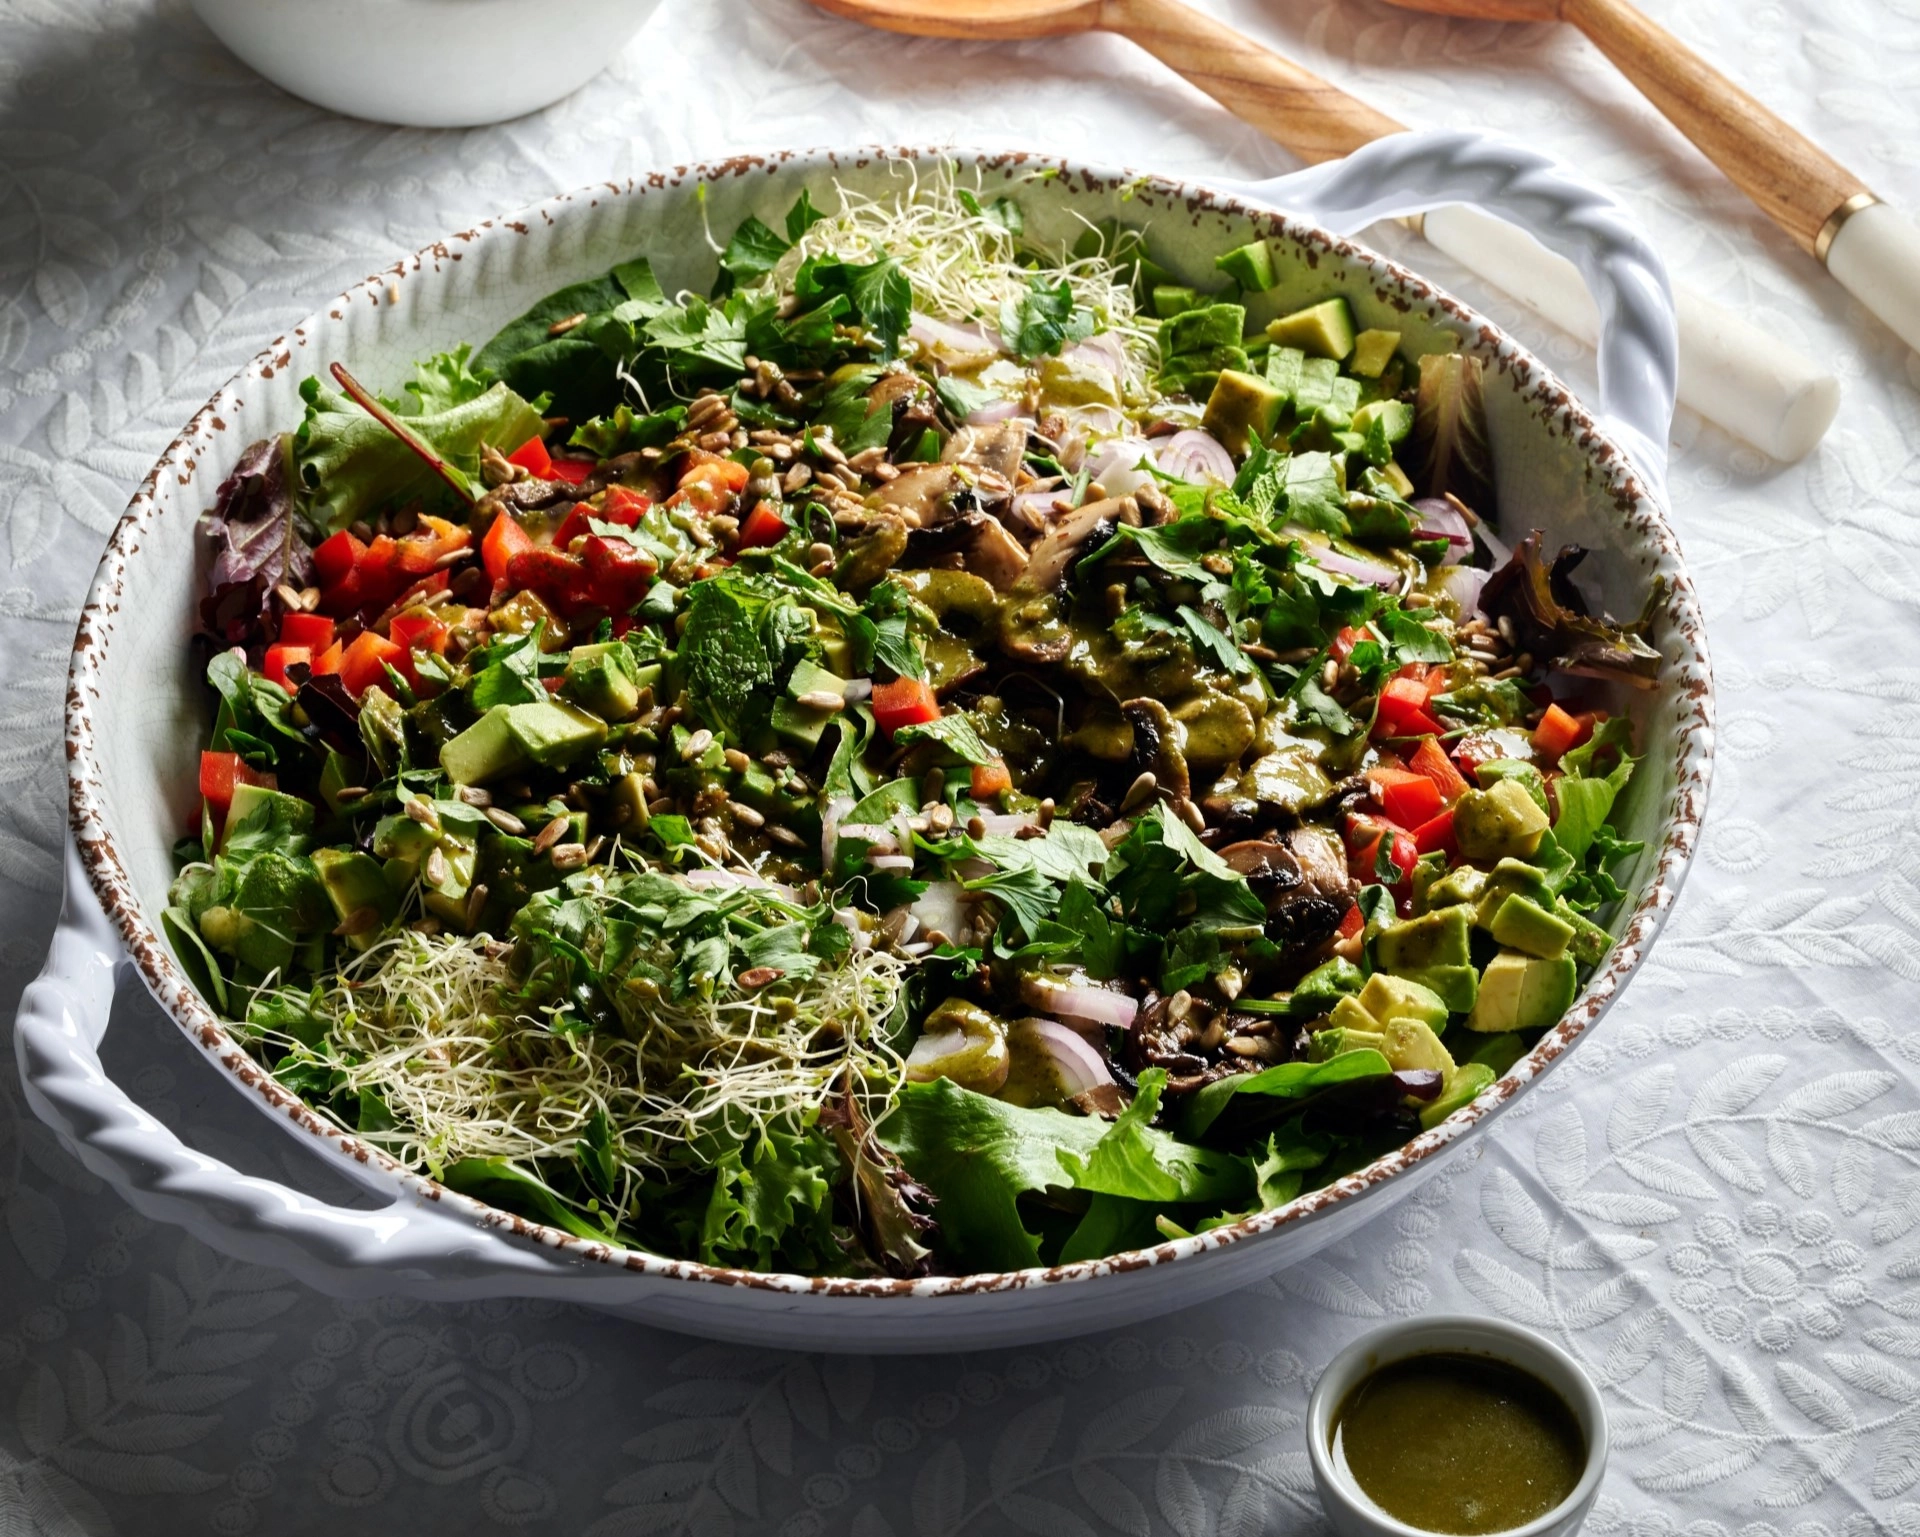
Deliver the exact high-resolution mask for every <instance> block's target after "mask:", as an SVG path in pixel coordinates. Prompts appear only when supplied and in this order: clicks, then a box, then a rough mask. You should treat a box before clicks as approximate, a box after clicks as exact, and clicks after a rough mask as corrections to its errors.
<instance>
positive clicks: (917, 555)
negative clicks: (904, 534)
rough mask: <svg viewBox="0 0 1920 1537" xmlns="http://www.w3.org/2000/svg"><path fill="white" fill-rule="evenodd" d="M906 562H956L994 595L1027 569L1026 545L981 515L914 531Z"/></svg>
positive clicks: (1007, 587) (978, 513) (994, 521)
mask: <svg viewBox="0 0 1920 1537" xmlns="http://www.w3.org/2000/svg"><path fill="white" fill-rule="evenodd" d="M905 559H906V562H907V563H908V564H910V565H923V564H924V565H935V564H947V565H950V564H951V563H952V561H953V560H954V559H957V560H958V561H959V562H960V568H961V569H962V570H964V571H968V572H970V573H972V574H973V575H975V576H978V577H980V578H982V579H983V580H985V581H987V582H989V583H991V584H992V586H993V588H994V590H995V591H996V592H1006V591H1008V590H1009V589H1010V588H1011V587H1012V586H1013V585H1014V583H1015V582H1017V581H1018V580H1019V579H1020V574H1021V573H1022V572H1023V571H1025V570H1026V569H1027V552H1026V548H1025V546H1023V545H1022V544H1021V543H1020V541H1019V540H1018V539H1016V538H1014V537H1013V535H1012V534H1010V533H1008V532H1007V531H1006V529H1005V528H1003V527H1002V526H1001V524H1000V522H999V520H998V519H997V518H990V517H988V516H987V515H986V514H985V513H984V512H970V513H966V514H965V515H963V516H961V517H957V518H949V519H948V520H947V521H946V522H944V523H936V524H934V525H933V526H932V527H930V528H918V529H915V530H914V531H913V533H912V534H911V535H910V536H909V537H908V540H907V553H906V557H905Z"/></svg>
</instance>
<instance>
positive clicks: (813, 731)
mask: <svg viewBox="0 0 1920 1537" xmlns="http://www.w3.org/2000/svg"><path fill="white" fill-rule="evenodd" d="M834 714H835V712H834V711H832V710H821V709H817V708H815V707H814V706H813V705H807V704H800V703H798V702H797V701H795V700H792V699H776V700H774V702H773V713H772V715H771V716H770V717H769V718H770V719H771V721H772V723H773V729H774V730H775V731H777V732H778V733H779V734H780V735H781V736H783V737H786V738H788V739H789V740H790V741H794V742H798V743H799V744H800V745H801V746H803V747H808V748H812V747H817V746H819V744H820V737H821V735H822V734H823V733H824V732H825V731H826V729H827V722H828V721H830V720H832V719H833V717H834Z"/></svg>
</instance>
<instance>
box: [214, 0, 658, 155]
mask: <svg viewBox="0 0 1920 1537" xmlns="http://www.w3.org/2000/svg"><path fill="white" fill-rule="evenodd" d="M191 3H192V5H193V8H194V10H195V11H197V12H198V13H199V15H200V19H201V20H202V21H204V22H205V23H206V24H207V25H208V26H209V27H211V28H212V29H213V32H214V35H215V36H217V37H218V38H219V39H220V41H221V42H223V43H225V44H226V45H227V46H228V47H229V48H231V49H232V50H233V51H234V52H235V53H236V54H238V55H239V56H240V58H241V59H242V60H243V61H244V62H246V63H248V64H250V65H252V66H253V67H254V68H255V69H257V70H259V71H260V73H261V74H263V75H265V76H266V77H267V78H268V79H269V80H271V81H272V82H273V83H274V84H275V85H277V86H279V87H280V88H281V89H283V90H287V91H291V92H292V93H293V94H294V95H295V96H298V97H301V98H302V99H303V100H306V101H310V102H312V103H314V105H315V106H320V107H326V108H328V109H330V110H331V111H334V112H344V113H346V114H347V115H348V116H349V117H364V118H369V119H371V120H372V121H374V122H376V123H398V124H401V125H403V126H405V127H410V128H471V127H474V126H476V125H478V124H481V123H499V122H504V121H506V120H507V119H508V118H510V117H519V116H521V115H522V114H523V113H527V112H534V111H537V110H538V109H539V108H541V107H545V106H549V105H551V104H552V103H553V102H556V101H558V100H559V99H560V98H561V97H562V96H568V95H571V94H572V93H573V92H574V91H577V90H578V89H579V88H580V87H581V86H583V85H585V84H586V83H587V82H588V81H589V80H591V79H592V78H593V77H594V76H595V75H597V74H599V73H600V71H601V70H603V69H605V68H606V67H607V64H608V62H609V61H610V60H611V59H612V58H613V56H614V55H615V54H617V53H618V52H619V51H620V50H621V49H622V48H624V47H625V46H626V44H627V39H629V38H630V37H632V36H633V34H634V33H635V32H637V31H639V30H640V27H641V24H642V23H643V22H645V21H646V19H647V18H648V17H649V16H651V15H652V14H653V12H654V10H655V9H656V7H658V5H659V4H660V0H567V3H566V4H565V5H555V4H554V3H553V0H191Z"/></svg>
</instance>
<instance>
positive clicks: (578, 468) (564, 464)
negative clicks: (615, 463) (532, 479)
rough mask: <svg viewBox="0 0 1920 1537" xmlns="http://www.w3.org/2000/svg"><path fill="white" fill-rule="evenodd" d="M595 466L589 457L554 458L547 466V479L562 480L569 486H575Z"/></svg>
mask: <svg viewBox="0 0 1920 1537" xmlns="http://www.w3.org/2000/svg"><path fill="white" fill-rule="evenodd" d="M597 468H599V466H598V465H597V464H595V463H594V461H593V460H591V459H555V460H554V461H553V462H552V464H550V465H549V466H548V467H547V479H548V480H564V481H565V482H566V483H567V484H568V485H570V486H577V485H579V484H580V482H581V481H583V480H585V479H586V478H587V477H588V476H589V475H591V474H592V473H593V472H594V471H595V470H596V469H597Z"/></svg>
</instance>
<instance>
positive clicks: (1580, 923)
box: [1553, 897, 1613, 966]
mask: <svg viewBox="0 0 1920 1537" xmlns="http://www.w3.org/2000/svg"><path fill="white" fill-rule="evenodd" d="M1553 915H1554V917H1556V918H1558V919H1559V920H1560V921H1561V922H1562V923H1565V924H1569V925H1571V926H1572V928H1573V938H1572V939H1570V940H1568V941H1567V954H1569V955H1571V956H1572V957H1573V959H1574V961H1575V963H1576V964H1577V965H1581V966H1598V965H1599V964H1600V963H1601V962H1602V961H1603V960H1605V959H1606V958H1607V952H1608V951H1609V950H1611V949H1612V948H1613V936H1612V935H1611V934H1609V933H1608V932H1607V931H1606V930H1605V929H1603V928H1601V927H1600V925H1599V924H1597V923H1595V922H1594V921H1593V920H1592V919H1591V918H1588V917H1587V916H1586V915H1585V914H1583V913H1577V912H1575V911H1574V910H1573V908H1572V907H1570V906H1569V905H1568V904H1567V901H1566V899H1565V898H1564V897H1562V898H1560V899H1558V900H1557V901H1556V902H1555V903H1554V905H1553Z"/></svg>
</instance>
